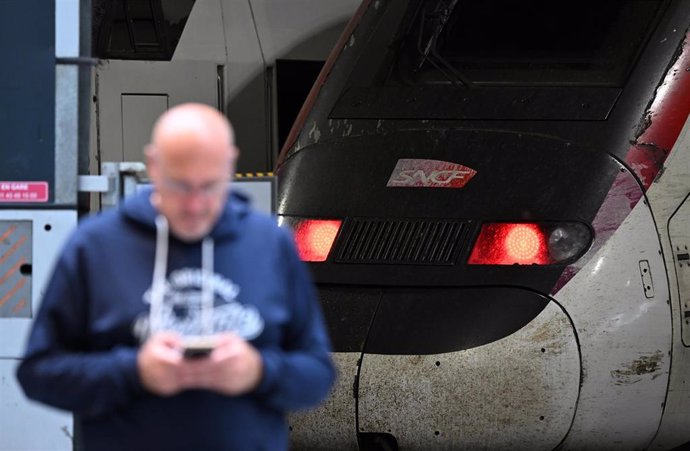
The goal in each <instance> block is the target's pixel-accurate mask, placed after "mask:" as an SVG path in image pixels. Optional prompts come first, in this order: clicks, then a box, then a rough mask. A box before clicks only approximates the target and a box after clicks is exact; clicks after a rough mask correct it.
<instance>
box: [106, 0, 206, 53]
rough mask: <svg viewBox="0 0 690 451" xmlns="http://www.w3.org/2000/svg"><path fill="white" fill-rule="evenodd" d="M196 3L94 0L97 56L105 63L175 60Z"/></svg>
mask: <svg viewBox="0 0 690 451" xmlns="http://www.w3.org/2000/svg"><path fill="white" fill-rule="evenodd" d="M194 2H195V0H94V3H93V6H92V7H93V36H94V39H95V42H94V46H93V48H94V53H95V56H97V57H98V58H103V59H129V60H160V61H169V60H170V59H171V58H172V55H173V53H174V52H175V48H176V46H177V43H178V41H179V40H180V36H181V35H182V30H183V29H184V26H185V23H186V22H187V18H188V17H189V14H190V13H191V10H192V7H193V6H194Z"/></svg>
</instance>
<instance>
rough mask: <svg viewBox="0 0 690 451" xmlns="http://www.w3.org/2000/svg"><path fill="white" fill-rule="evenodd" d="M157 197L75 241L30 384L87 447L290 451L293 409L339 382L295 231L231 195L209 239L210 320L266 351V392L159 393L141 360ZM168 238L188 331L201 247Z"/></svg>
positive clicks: (43, 328) (64, 259) (170, 272)
mask: <svg viewBox="0 0 690 451" xmlns="http://www.w3.org/2000/svg"><path fill="white" fill-rule="evenodd" d="M150 193H151V192H150V190H143V191H141V192H140V193H138V194H137V195H135V196H132V197H130V198H128V199H127V200H126V201H125V202H124V203H123V206H122V207H121V208H119V209H117V210H112V211H107V212H105V213H102V214H100V215H97V216H94V217H91V218H88V219H85V220H83V221H82V222H81V223H80V225H79V227H78V230H77V232H76V233H75V234H73V236H72V237H71V239H70V240H69V242H68V244H67V245H66V247H65V249H64V251H63V253H62V255H61V257H60V258H59V260H58V262H57V264H56V267H55V271H54V273H53V276H52V278H51V280H50V282H49V284H48V286H47V289H46V292H45V295H44V298H43V301H42V304H41V308H40V310H39V313H38V315H37V318H36V321H35V323H34V326H33V329H32V331H31V335H30V339H29V343H28V347H27V351H26V355H25V359H24V361H23V362H22V363H21V364H20V366H19V368H18V371H17V377H18V379H19V381H20V383H21V385H22V387H23V389H24V391H25V393H26V394H27V396H28V397H29V398H32V399H35V400H37V401H41V402H43V403H46V404H49V405H52V406H54V407H58V408H61V409H65V410H69V411H72V412H74V413H75V418H76V419H77V421H78V422H79V423H80V425H81V433H82V440H81V441H82V445H83V447H84V449H85V450H86V451H108V450H113V451H114V450H128V451H131V450H146V451H152V450H157V451H166V450H209V451H220V450H271V451H273V450H280V449H285V448H287V428H286V424H285V418H284V414H285V412H286V411H289V410H295V409H301V408H306V407H310V406H314V405H315V404H317V403H318V402H320V401H321V400H322V399H323V398H324V397H325V396H326V394H327V392H328V390H329V388H330V386H331V384H332V382H333V379H334V369H333V366H332V363H331V360H330V357H329V350H330V348H329V347H330V344H329V340H328V337H327V334H326V331H325V328H324V324H323V319H322V316H321V311H320V307H319V305H318V300H317V297H316V294H315V290H314V287H313V285H312V283H311V279H310V276H309V274H308V272H307V270H306V268H305V266H304V265H303V264H302V262H301V261H299V258H298V257H297V254H296V252H295V249H294V245H293V242H292V238H291V236H290V234H289V232H288V231H286V230H284V229H282V228H279V227H277V226H276V224H275V221H274V220H273V219H272V218H270V217H269V216H266V215H263V214H260V213H257V212H255V211H253V210H251V209H250V208H249V207H248V203H247V201H246V199H244V198H243V197H241V196H240V195H238V194H235V193H233V194H231V195H230V196H229V200H228V203H227V204H226V206H225V209H224V211H223V213H222V215H221V217H220V219H219V221H218V222H217V224H216V225H215V227H214V228H213V230H212V231H211V233H210V235H209V236H210V238H212V239H213V242H214V247H215V249H214V258H213V265H214V275H213V277H212V279H213V284H212V286H213V290H214V301H213V304H214V309H215V310H214V312H219V315H217V316H219V317H220V319H219V320H216V321H215V323H214V324H215V325H216V326H218V327H221V328H222V327H228V328H231V329H233V328H235V329H237V330H236V332H237V333H239V334H240V335H243V336H245V338H246V339H248V340H250V342H251V343H252V344H253V345H254V346H255V347H256V348H257V349H258V350H259V352H260V354H261V357H262V360H263V376H262V380H261V382H260V384H259V386H258V387H257V389H256V390H254V391H253V392H251V393H249V394H246V395H242V396H236V397H230V396H223V395H220V394H216V393H213V392H210V391H204V390H189V391H185V392H182V393H180V394H178V395H175V396H171V397H159V396H156V395H154V394H152V393H150V392H148V391H147V390H145V389H144V388H143V386H142V384H141V381H140V379H139V375H138V372H137V363H136V359H137V351H138V347H139V344H140V339H139V338H138V337H137V333H136V332H135V331H136V330H137V329H138V330H139V333H142V331H145V329H146V324H147V320H148V317H149V305H150V302H151V300H150V298H151V294H150V293H151V286H152V278H153V268H154V258H155V248H156V226H155V218H156V215H157V213H156V211H155V209H154V208H153V207H152V206H151V203H150V201H149V197H150ZM168 243H169V248H168V256H167V272H166V275H167V281H166V286H165V290H166V291H165V292H166V295H165V306H166V307H165V308H166V314H167V317H168V319H170V318H172V319H173V320H174V319H175V318H177V320H178V321H177V325H178V326H179V327H181V328H182V329H183V330H182V332H183V333H184V332H185V330H184V329H185V328H189V327H190V324H191V323H193V322H195V321H196V317H195V316H194V315H193V314H192V313H190V311H191V310H193V309H191V308H188V307H185V304H184V303H182V302H180V300H181V299H184V298H185V297H186V298H187V299H191V303H190V304H188V305H195V304H194V300H195V299H198V298H199V295H198V293H199V292H200V289H199V283H198V279H199V278H198V277H197V276H198V274H199V273H200V270H199V268H200V266H201V254H202V253H201V244H200V243H185V242H182V241H179V240H177V239H175V238H174V237H172V236H171V237H170V239H169V241H168ZM207 280H208V279H207ZM188 305H187V306H188ZM185 309H186V310H185ZM173 322H174V321H173Z"/></svg>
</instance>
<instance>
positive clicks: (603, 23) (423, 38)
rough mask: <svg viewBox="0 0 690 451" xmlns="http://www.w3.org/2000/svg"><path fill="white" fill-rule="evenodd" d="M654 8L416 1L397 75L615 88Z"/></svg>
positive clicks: (626, 2)
mask: <svg viewBox="0 0 690 451" xmlns="http://www.w3.org/2000/svg"><path fill="white" fill-rule="evenodd" d="M661 4H662V2H661V1H659V0H607V1H601V0H570V1H552V0H522V1H507V0H460V1H458V0H455V1H440V2H422V4H421V5H420V6H419V10H418V12H417V15H416V17H415V19H414V21H413V24H412V28H411V29H410V32H409V33H408V35H407V36H406V38H405V41H406V42H405V44H404V46H403V49H402V51H403V52H408V53H409V56H408V57H407V58H401V59H399V60H398V61H399V62H401V63H403V64H400V65H399V66H398V72H397V75H398V76H399V77H401V78H404V79H407V81H408V82H410V81H411V82H413V83H439V82H444V81H445V82H459V83H462V82H467V83H476V84H484V85H491V84H501V85H511V86H515V85H546V86H549V85H578V86H618V87H620V86H622V85H623V84H624V82H625V79H626V76H627V74H628V73H629V71H630V68H631V66H632V65H633V63H634V61H635V58H636V56H637V55H638V53H639V50H640V47H641V46H642V44H643V43H644V41H645V39H646V37H647V36H648V32H649V30H650V28H651V27H650V25H651V22H652V21H653V20H654V18H655V17H656V13H657V11H658V10H659V8H660V6H661ZM497 11H500V14H498V13H497ZM392 75H393V76H392V77H391V78H392V80H391V81H394V80H395V78H396V77H395V73H393V74H392Z"/></svg>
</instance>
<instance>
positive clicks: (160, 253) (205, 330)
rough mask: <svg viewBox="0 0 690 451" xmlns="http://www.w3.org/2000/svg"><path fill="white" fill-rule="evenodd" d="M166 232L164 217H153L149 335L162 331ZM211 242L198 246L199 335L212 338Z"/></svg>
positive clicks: (212, 249) (166, 255)
mask: <svg viewBox="0 0 690 451" xmlns="http://www.w3.org/2000/svg"><path fill="white" fill-rule="evenodd" d="M168 241H169V229H168V221H167V219H165V216H163V215H158V216H156V257H155V260H154V266H153V281H152V283H151V309H150V310H149V325H150V331H151V334H153V333H155V332H158V331H160V330H161V329H162V327H163V315H164V313H163V301H164V298H165V285H166V282H165V274H166V272H167V269H168ZM213 253H214V242H213V239H212V238H211V237H206V238H204V240H203V242H202V243H201V335H212V334H213V309H214V295H213V287H212V283H211V280H212V278H213V271H214V268H213Z"/></svg>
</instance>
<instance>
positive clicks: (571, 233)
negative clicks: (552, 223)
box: [548, 222, 591, 263]
mask: <svg viewBox="0 0 690 451" xmlns="http://www.w3.org/2000/svg"><path fill="white" fill-rule="evenodd" d="M590 241H591V234H590V231H589V228H587V226H585V225H584V224H581V223H579V222H574V223H570V224H561V225H558V226H557V227H556V228H555V229H553V230H552V231H551V234H550V235H549V240H548V247H549V255H550V256H551V258H552V259H553V260H554V261H555V262H559V263H560V262H564V261H567V260H571V259H573V258H574V257H578V256H580V255H582V254H583V253H584V252H583V251H584V250H586V249H587V247H588V246H589V243H590Z"/></svg>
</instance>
